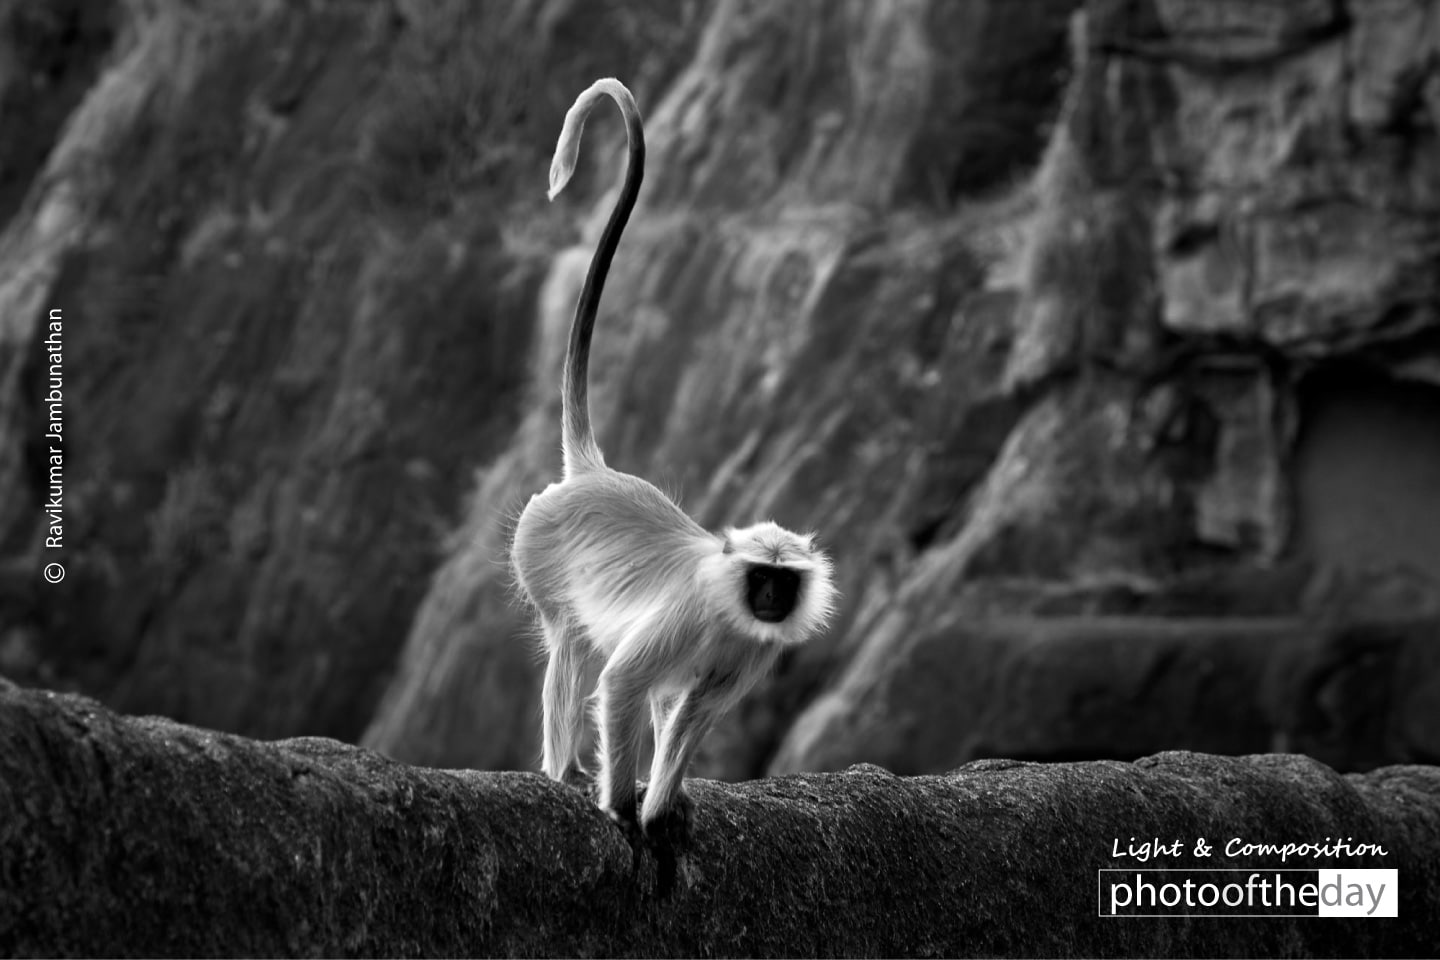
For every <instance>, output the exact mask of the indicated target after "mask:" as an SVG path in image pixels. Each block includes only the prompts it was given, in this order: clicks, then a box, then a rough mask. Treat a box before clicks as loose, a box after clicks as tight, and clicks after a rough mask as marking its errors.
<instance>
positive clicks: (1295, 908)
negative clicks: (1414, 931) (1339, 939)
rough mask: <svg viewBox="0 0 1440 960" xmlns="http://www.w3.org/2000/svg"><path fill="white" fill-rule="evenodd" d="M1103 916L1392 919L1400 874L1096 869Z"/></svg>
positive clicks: (1345, 870)
mask: <svg viewBox="0 0 1440 960" xmlns="http://www.w3.org/2000/svg"><path fill="white" fill-rule="evenodd" d="M1098 874H1099V875H1098V877H1097V888H1098V890H1097V896H1098V898H1099V910H1100V916H1102V917H1395V916H1399V878H1398V871H1395V870H1361V869H1354V870H1349V869H1342V870H1295V869H1278V870H1276V869H1239V870H1133V869H1132V870H1114V869H1104V870H1100V871H1098Z"/></svg>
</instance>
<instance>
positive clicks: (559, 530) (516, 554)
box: [510, 468, 722, 647]
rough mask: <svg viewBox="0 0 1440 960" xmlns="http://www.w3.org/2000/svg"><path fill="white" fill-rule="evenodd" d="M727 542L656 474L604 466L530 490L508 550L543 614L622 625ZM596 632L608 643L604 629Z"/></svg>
mask: <svg viewBox="0 0 1440 960" xmlns="http://www.w3.org/2000/svg"><path fill="white" fill-rule="evenodd" d="M721 546H722V541H721V540H720V538H719V537H717V536H715V535H714V534H712V533H709V532H708V531H706V530H705V528H704V527H702V526H700V525H699V524H698V523H696V522H695V521H694V520H692V519H691V518H690V517H689V516H688V515H686V514H685V512H684V511H683V510H681V509H680V508H679V507H678V506H676V505H675V503H674V502H673V501H672V500H671V499H670V498H669V497H667V496H665V494H663V493H661V492H660V490H659V489H658V488H656V487H655V485H654V484H652V483H650V482H648V481H646V480H642V479H640V478H639V477H635V476H631V475H630V474H626V473H620V472H618V471H615V470H610V469H608V468H605V469H600V470H587V471H585V472H582V473H579V474H576V475H575V476H572V477H570V478H568V479H566V480H564V481H562V482H559V483H552V484H551V485H550V486H548V487H546V488H545V489H544V490H542V491H541V492H540V493H537V494H535V495H534V496H533V497H531V498H530V502H529V503H527V504H526V505H525V510H524V512H523V513H521V515H520V520H519V522H518V523H517V524H516V527H515V537H514V541H513V543H512V545H511V549H510V560H511V565H512V567H513V568H514V571H515V577H516V580H517V581H518V582H519V584H520V587H521V588H522V589H523V590H524V591H525V593H526V595H527V596H528V597H529V598H530V600H531V602H532V603H534V604H535V606H536V607H537V608H539V610H540V613H541V614H542V615H543V616H545V617H546V618H548V619H551V620H553V621H563V620H570V619H578V620H580V621H582V622H585V623H591V624H594V623H605V624H613V625H614V627H615V632H616V633H617V634H618V633H623V632H624V631H625V630H628V629H631V628H633V627H635V626H636V625H637V624H638V623H639V622H641V621H643V620H645V619H647V618H651V617H654V616H656V615H658V614H660V613H662V612H663V611H657V610H656V609H654V598H656V597H664V596H673V595H675V594H676V593H677V591H675V590H672V589H669V588H670V587H671V586H673V585H674V584H675V582H676V581H677V580H680V579H689V578H693V576H694V571H695V569H696V567H697V565H698V563H699V561H700V560H701V559H702V558H703V557H704V556H705V555H707V554H710V553H715V552H718V551H719V550H720V549H721ZM678 592H679V593H681V594H685V593H689V592H690V591H687V590H681V591H678ZM575 615H578V616H575ZM604 632H605V633H606V634H608V633H610V632H611V631H609V630H606V631H604ZM592 639H593V640H594V641H595V642H596V643H597V644H598V645H600V646H602V647H605V646H609V643H608V638H607V637H606V636H594V637H592Z"/></svg>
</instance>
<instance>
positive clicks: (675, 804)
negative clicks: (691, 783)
mask: <svg viewBox="0 0 1440 960" xmlns="http://www.w3.org/2000/svg"><path fill="white" fill-rule="evenodd" d="M694 809H695V804H694V802H693V801H691V799H690V796H689V795H688V794H686V793H685V792H684V791H681V792H680V793H677V794H675V799H674V800H672V801H671V803H670V806H669V807H667V808H666V809H664V810H660V811H657V812H656V813H654V814H652V815H650V816H647V817H646V818H645V819H644V821H643V822H642V823H641V827H642V828H643V830H644V832H645V839H646V840H647V841H648V842H649V843H650V844H651V846H655V847H664V848H666V849H671V850H683V849H684V848H685V847H687V846H689V844H690V826H691V822H692V820H693V819H694Z"/></svg>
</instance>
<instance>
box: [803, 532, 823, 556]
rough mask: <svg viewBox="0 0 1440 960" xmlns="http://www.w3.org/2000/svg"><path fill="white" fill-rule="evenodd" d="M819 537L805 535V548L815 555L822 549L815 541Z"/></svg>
mask: <svg viewBox="0 0 1440 960" xmlns="http://www.w3.org/2000/svg"><path fill="white" fill-rule="evenodd" d="M817 536H818V534H814V533H807V534H805V546H807V547H809V548H810V552H811V553H815V552H816V551H818V550H819V549H820V544H819V543H818V542H817V541H816V539H815V538H816V537H817Z"/></svg>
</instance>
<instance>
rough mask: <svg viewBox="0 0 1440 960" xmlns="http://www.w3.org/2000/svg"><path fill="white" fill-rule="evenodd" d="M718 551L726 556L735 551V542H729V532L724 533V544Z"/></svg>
mask: <svg viewBox="0 0 1440 960" xmlns="http://www.w3.org/2000/svg"><path fill="white" fill-rule="evenodd" d="M720 552H721V553H723V554H725V555H726V556H727V557H728V556H729V555H730V554H732V553H734V552H735V544H733V543H731V542H730V534H728V533H727V534H725V546H723V547H721V548H720Z"/></svg>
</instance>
